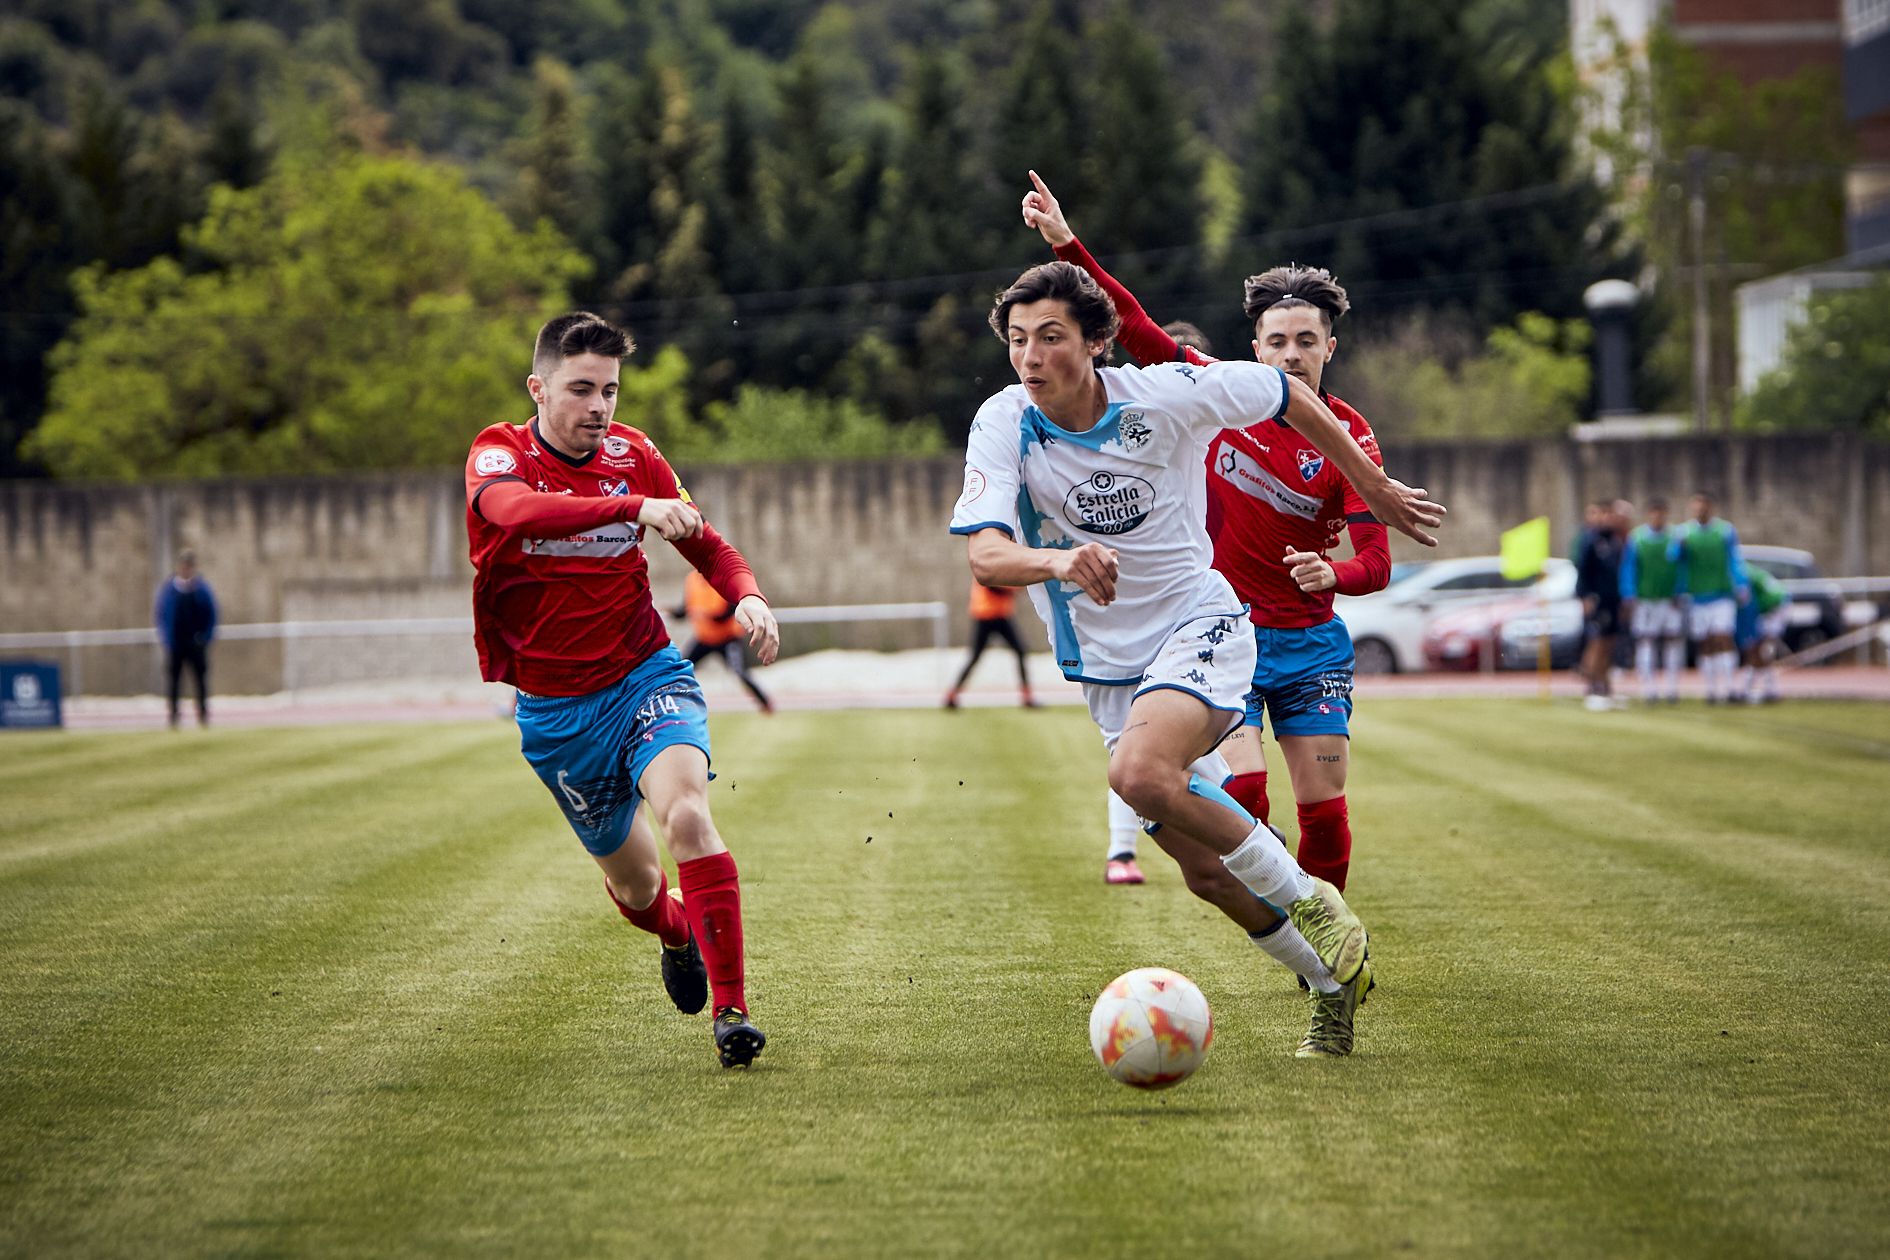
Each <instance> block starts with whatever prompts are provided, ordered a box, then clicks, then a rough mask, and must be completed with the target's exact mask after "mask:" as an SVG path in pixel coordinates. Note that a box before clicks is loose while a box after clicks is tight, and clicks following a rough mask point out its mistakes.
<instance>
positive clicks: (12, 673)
mask: <svg viewBox="0 0 1890 1260" xmlns="http://www.w3.org/2000/svg"><path fill="white" fill-rule="evenodd" d="M59 725H62V719H61V718H60V715H59V667H58V666H57V665H54V664H52V663H50V662H48V661H0V727H4V728H21V729H32V728H46V727H53V726H59Z"/></svg>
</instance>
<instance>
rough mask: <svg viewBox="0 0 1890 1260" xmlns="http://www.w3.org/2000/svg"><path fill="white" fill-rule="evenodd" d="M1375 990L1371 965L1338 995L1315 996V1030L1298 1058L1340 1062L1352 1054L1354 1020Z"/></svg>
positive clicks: (1304, 1042) (1368, 964) (1360, 969)
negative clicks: (1368, 995) (1372, 988)
mask: <svg viewBox="0 0 1890 1260" xmlns="http://www.w3.org/2000/svg"><path fill="white" fill-rule="evenodd" d="M1371 987H1372V965H1371V963H1370V962H1369V961H1367V962H1366V963H1365V965H1364V966H1362V967H1360V968H1359V969H1358V974H1357V975H1355V976H1353V977H1352V979H1351V980H1350V981H1349V982H1347V983H1345V984H1342V985H1340V986H1339V991H1338V992H1337V993H1314V994H1312V995H1311V996H1312V1027H1311V1028H1308V1029H1307V1030H1306V1036H1305V1038H1304V1040H1302V1041H1301V1042H1300V1043H1299V1049H1298V1050H1296V1051H1294V1055H1295V1056H1296V1057H1298V1058H1301V1059H1340V1058H1344V1057H1345V1056H1346V1055H1348V1054H1350V1053H1352V1020H1353V1017H1354V1016H1355V1015H1356V1014H1357V1013H1358V1008H1359V1006H1360V1005H1361V1004H1362V1003H1363V1002H1364V1001H1365V995H1366V994H1367V993H1369V992H1370V991H1371Z"/></svg>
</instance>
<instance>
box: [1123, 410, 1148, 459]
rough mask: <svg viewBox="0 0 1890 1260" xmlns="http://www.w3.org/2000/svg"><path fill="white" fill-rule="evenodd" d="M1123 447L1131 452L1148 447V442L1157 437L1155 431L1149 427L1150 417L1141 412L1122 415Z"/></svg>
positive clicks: (1126, 412)
mask: <svg viewBox="0 0 1890 1260" xmlns="http://www.w3.org/2000/svg"><path fill="white" fill-rule="evenodd" d="M1121 429H1122V445H1123V446H1124V447H1125V448H1126V449H1128V450H1131V451H1139V450H1141V449H1142V448H1143V447H1144V446H1147V445H1148V440H1149V439H1150V438H1152V437H1154V436H1155V431H1154V430H1153V429H1151V428H1149V427H1148V415H1147V413H1146V412H1141V411H1125V412H1123V413H1122V423H1121Z"/></svg>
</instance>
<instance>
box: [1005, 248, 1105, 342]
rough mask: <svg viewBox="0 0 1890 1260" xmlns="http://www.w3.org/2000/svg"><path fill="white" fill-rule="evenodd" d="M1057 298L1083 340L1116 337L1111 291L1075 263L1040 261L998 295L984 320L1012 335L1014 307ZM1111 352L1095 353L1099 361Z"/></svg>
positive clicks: (1101, 339)
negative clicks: (1067, 309) (1109, 292)
mask: <svg viewBox="0 0 1890 1260" xmlns="http://www.w3.org/2000/svg"><path fill="white" fill-rule="evenodd" d="M1047 298H1054V299H1056V300H1057V301H1059V302H1062V303H1064V304H1065V305H1067V306H1068V307H1069V308H1070V315H1071V317H1072V318H1074V319H1075V320H1076V327H1077V328H1078V330H1080V331H1081V332H1082V334H1083V340H1084V341H1104V342H1107V341H1109V340H1111V339H1112V338H1114V337H1115V335H1116V329H1117V328H1119V327H1120V326H1121V323H1122V321H1121V319H1120V318H1119V317H1118V316H1117V315H1116V304H1115V303H1114V302H1111V301H1110V300H1109V295H1108V294H1107V293H1104V292H1103V291H1102V286H1101V285H1099V284H1097V283H1096V282H1095V281H1094V280H1092V279H1091V278H1090V275H1089V273H1088V272H1087V271H1084V270H1083V269H1082V268H1081V267H1078V266H1077V265H1076V264H1074V263H1066V262H1049V263H1040V264H1038V265H1037V266H1035V267H1032V268H1031V269H1030V270H1029V271H1026V272H1025V273H1024V274H1023V275H1021V276H1019V277H1017V279H1015V280H1013V281H1011V284H1010V287H1009V288H1007V289H1005V290H1004V291H1003V292H1002V293H1000V294H998V295H997V301H996V302H995V303H994V304H993V305H992V307H991V314H990V317H989V318H988V319H987V320H986V321H985V322H987V323H989V324H990V325H991V331H992V332H994V333H996V334H997V336H998V340H999V341H1005V342H1008V341H1009V340H1010V339H1011V308H1012V307H1013V306H1018V305H1020V304H1021V305H1029V304H1030V303H1032V302H1041V301H1044V300H1045V299H1047ZM1107 356H1108V348H1107V347H1106V346H1105V347H1104V351H1103V353H1102V354H1101V355H1098V356H1097V357H1096V362H1097V363H1098V364H1100V363H1102V362H1103V360H1104V359H1105V358H1107Z"/></svg>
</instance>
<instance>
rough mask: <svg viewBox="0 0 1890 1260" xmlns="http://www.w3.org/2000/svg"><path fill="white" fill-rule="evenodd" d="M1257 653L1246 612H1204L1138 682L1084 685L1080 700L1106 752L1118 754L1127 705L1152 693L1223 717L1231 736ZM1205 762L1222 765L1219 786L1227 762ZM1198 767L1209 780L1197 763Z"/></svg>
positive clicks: (1179, 630)
mask: <svg viewBox="0 0 1890 1260" xmlns="http://www.w3.org/2000/svg"><path fill="white" fill-rule="evenodd" d="M1258 651H1259V648H1258V647H1257V645H1256V644H1255V642H1254V636H1253V625H1252V623H1251V622H1249V621H1248V620H1247V614H1246V613H1245V612H1241V611H1229V612H1222V613H1205V614H1203V615H1201V616H1197V617H1191V618H1189V619H1188V620H1187V621H1184V622H1182V623H1181V624H1180V625H1179V626H1176V627H1175V629H1174V630H1173V631H1171V632H1170V633H1169V635H1168V637H1167V638H1166V639H1165V640H1163V641H1162V648H1161V651H1160V652H1159V653H1157V655H1156V657H1155V660H1154V663H1152V664H1151V665H1150V666H1149V667H1148V669H1147V670H1146V671H1145V672H1144V673H1143V675H1142V681H1141V682H1139V683H1134V684H1127V683H1125V684H1122V685H1119V686H1113V687H1112V686H1108V685H1107V684H1104V683H1084V684H1083V699H1084V700H1086V701H1088V703H1089V715H1090V717H1091V718H1093V719H1095V722H1096V726H1097V729H1099V730H1100V731H1102V737H1103V744H1104V746H1105V747H1107V748H1108V749H1109V751H1110V752H1114V751H1115V750H1116V741H1117V740H1119V739H1121V738H1122V729H1123V727H1125V726H1127V725H1128V723H1129V706H1130V705H1132V704H1134V703H1135V699H1136V697H1137V696H1144V695H1147V694H1148V693H1149V692H1151V691H1161V690H1165V689H1171V690H1175V691H1184V692H1186V693H1187V694H1189V695H1191V696H1194V697H1195V698H1196V699H1198V700H1200V701H1201V702H1202V703H1203V704H1205V705H1207V706H1208V708H1210V709H1214V710H1217V711H1219V712H1221V713H1224V714H1226V716H1227V727H1226V730H1228V731H1231V730H1233V729H1234V728H1235V727H1236V726H1238V725H1239V724H1240V723H1241V721H1242V720H1243V719H1244V718H1245V717H1246V713H1247V689H1248V688H1249V687H1251V686H1252V685H1253V667H1254V661H1255V657H1256V654H1257V653H1258ZM1223 733H1225V732H1223ZM1209 759H1212V760H1213V761H1215V762H1218V763H1219V765H1220V772H1219V775H1218V776H1217V777H1214V778H1213V782H1214V783H1216V784H1218V783H1220V781H1221V780H1222V779H1224V778H1226V777H1227V763H1226V762H1225V761H1222V759H1221V756H1220V754H1219V753H1210V754H1209V755H1208V757H1205V758H1203V759H1202V760H1203V761H1204V762H1205V761H1207V760H1209ZM1196 768H1197V770H1199V772H1200V773H1201V774H1202V775H1203V777H1208V775H1207V771H1205V770H1200V767H1199V765H1198V764H1197V767H1196Z"/></svg>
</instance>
